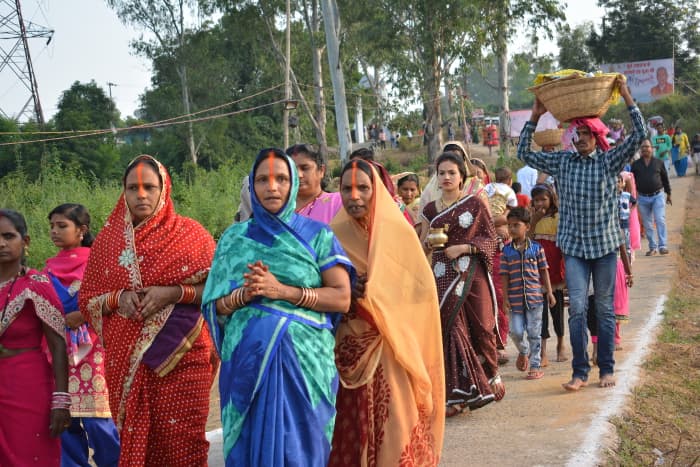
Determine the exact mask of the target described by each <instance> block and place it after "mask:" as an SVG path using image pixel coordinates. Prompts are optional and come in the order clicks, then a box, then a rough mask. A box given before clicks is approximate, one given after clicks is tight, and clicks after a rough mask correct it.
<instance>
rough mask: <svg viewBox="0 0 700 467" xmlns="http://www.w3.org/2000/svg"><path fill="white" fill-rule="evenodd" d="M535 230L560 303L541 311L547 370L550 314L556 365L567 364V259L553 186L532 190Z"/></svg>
mask: <svg viewBox="0 0 700 467" xmlns="http://www.w3.org/2000/svg"><path fill="white" fill-rule="evenodd" d="M531 193H532V228H531V230H530V235H531V237H532V238H533V239H534V240H535V241H537V243H539V244H540V245H541V246H542V248H543V249H544V254H545V257H546V258H547V265H548V266H549V270H548V273H549V282H550V284H551V285H552V289H553V293H554V298H555V299H556V301H557V303H556V304H555V305H554V306H552V307H550V306H549V304H548V303H547V301H546V300H545V301H544V304H543V305H544V309H543V310H542V362H541V365H542V366H543V367H546V366H547V365H548V364H549V360H548V358H547V339H549V337H550V335H549V315H550V314H551V316H552V324H553V325H554V332H555V333H556V335H557V360H556V361H557V362H564V361H566V359H567V357H566V354H565V352H564V326H565V323H566V321H565V320H564V286H565V285H566V283H565V280H564V257H563V255H562V253H561V250H560V249H559V247H558V246H557V226H558V224H559V199H558V198H557V195H556V192H555V191H554V187H552V186H551V185H546V184H537V185H535V186H534V187H533V188H532V192H531Z"/></svg>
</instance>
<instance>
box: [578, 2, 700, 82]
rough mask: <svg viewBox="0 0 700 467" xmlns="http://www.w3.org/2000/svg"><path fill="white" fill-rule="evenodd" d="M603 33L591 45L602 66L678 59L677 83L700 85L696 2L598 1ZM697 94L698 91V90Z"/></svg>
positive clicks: (698, 9) (592, 35) (699, 22)
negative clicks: (601, 11) (601, 10)
mask: <svg viewBox="0 0 700 467" xmlns="http://www.w3.org/2000/svg"><path fill="white" fill-rule="evenodd" d="M598 4H599V5H600V6H602V7H603V8H605V16H604V17H603V21H602V24H601V25H600V32H597V31H596V30H592V31H591V33H590V35H589V38H588V42H587V43H588V45H589V47H590V48H591V50H592V52H593V55H594V56H595V58H596V60H597V61H598V62H599V63H620V62H633V61H640V60H653V59H659V58H671V57H674V58H675V75H676V79H677V81H679V82H681V84H683V83H685V84H686V85H689V86H691V87H695V88H697V86H698V85H700V59H699V58H698V55H699V54H700V6H698V2H697V0H675V1H670V0H598ZM696 92H697V89H696Z"/></svg>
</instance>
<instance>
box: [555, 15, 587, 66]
mask: <svg viewBox="0 0 700 467" xmlns="http://www.w3.org/2000/svg"><path fill="white" fill-rule="evenodd" d="M593 30H594V29H593V23H591V22H590V21H589V22H585V23H583V24H579V25H578V26H576V27H574V28H571V26H569V25H568V24H565V25H563V26H562V27H561V28H559V31H558V34H557V45H558V46H559V57H558V61H559V68H571V69H574V70H582V71H593V70H595V68H596V63H595V58H594V57H593V53H592V52H591V50H590V48H589V47H588V45H587V44H586V41H587V39H588V36H589V35H590V34H591V31H593Z"/></svg>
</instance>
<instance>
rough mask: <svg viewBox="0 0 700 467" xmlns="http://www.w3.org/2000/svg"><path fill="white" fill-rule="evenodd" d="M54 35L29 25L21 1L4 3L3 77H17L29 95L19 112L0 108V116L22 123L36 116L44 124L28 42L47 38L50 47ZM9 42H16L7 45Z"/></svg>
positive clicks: (0, 15)
mask: <svg viewBox="0 0 700 467" xmlns="http://www.w3.org/2000/svg"><path fill="white" fill-rule="evenodd" d="M53 32H54V31H53V30H52V29H48V28H45V27H43V26H39V25H36V24H33V23H29V24H27V25H25V24H24V19H23V18H22V8H21V5H20V0H0V76H4V75H10V74H13V75H14V77H15V78H17V79H18V80H19V81H20V83H21V84H22V87H23V88H24V90H25V91H28V94H29V97H28V98H27V100H26V101H25V102H24V103H23V104H22V107H21V108H20V110H19V111H18V112H16V113H12V112H11V111H10V110H9V109H7V110H5V109H2V108H0V114H2V115H3V116H5V117H6V118H12V119H13V120H17V121H19V120H21V119H22V118H23V117H24V118H27V119H31V118H32V117H34V119H35V120H36V122H37V123H38V124H39V125H43V124H44V112H43V110H42V108H41V101H40V100H39V89H38V85H37V81H36V75H35V74H34V66H33V65H32V58H31V55H30V53H29V42H28V40H27V39H31V38H37V37H43V38H47V41H46V45H48V44H49V42H51V38H52V37H53ZM5 41H13V43H12V44H11V45H9V46H6V45H5V44H6V42H5ZM7 81H8V80H6V81H5V82H7ZM21 98H24V97H21ZM30 104H31V106H30Z"/></svg>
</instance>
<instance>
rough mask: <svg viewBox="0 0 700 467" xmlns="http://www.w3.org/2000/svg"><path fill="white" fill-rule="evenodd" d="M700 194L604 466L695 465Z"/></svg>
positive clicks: (699, 398)
mask: <svg viewBox="0 0 700 467" xmlns="http://www.w3.org/2000/svg"><path fill="white" fill-rule="evenodd" d="M699 191H700V179H697V178H696V179H695V183H694V186H693V187H691V189H690V191H689V194H688V199H689V200H690V202H688V203H687V211H686V216H685V219H686V222H685V226H684V229H683V243H682V247H681V253H680V255H679V257H678V275H677V277H676V279H675V281H674V282H675V286H674V288H673V290H672V291H671V294H670V296H669V299H668V301H667V302H666V306H665V310H664V320H663V323H662V327H661V329H660V331H659V335H658V339H657V342H656V343H655V344H654V345H653V348H652V349H651V353H650V357H649V358H648V359H647V361H646V362H645V363H644V366H643V371H644V374H643V377H642V382H641V384H639V385H638V386H637V387H636V388H635V389H634V391H633V393H632V397H631V399H630V404H629V406H628V410H627V412H626V414H625V415H623V416H622V417H619V418H616V419H615V420H613V423H614V424H615V426H616V427H617V431H618V436H619V444H618V447H617V449H616V450H615V451H614V452H612V453H610V455H609V457H608V462H607V464H608V465H622V466H630V467H632V466H640V465H649V466H651V465H654V466H656V465H668V466H693V465H700V206H698V204H697V203H696V202H694V200H695V199H696V198H697V194H698V192H699Z"/></svg>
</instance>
